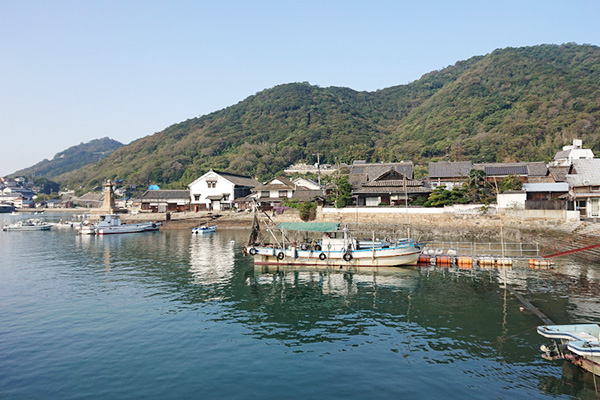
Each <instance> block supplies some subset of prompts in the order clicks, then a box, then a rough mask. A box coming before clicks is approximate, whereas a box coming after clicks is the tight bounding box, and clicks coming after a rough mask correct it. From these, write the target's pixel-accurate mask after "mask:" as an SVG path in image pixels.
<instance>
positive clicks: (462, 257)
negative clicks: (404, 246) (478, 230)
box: [419, 241, 554, 269]
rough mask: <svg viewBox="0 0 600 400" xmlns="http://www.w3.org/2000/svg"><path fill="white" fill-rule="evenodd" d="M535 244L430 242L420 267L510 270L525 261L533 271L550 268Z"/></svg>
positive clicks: (421, 259) (425, 247) (549, 262)
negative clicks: (514, 264)
mask: <svg viewBox="0 0 600 400" xmlns="http://www.w3.org/2000/svg"><path fill="white" fill-rule="evenodd" d="M541 252H542V249H541V248H540V246H539V244H538V243H522V242H519V243H494V242H488V243H476V242H452V241H449V242H446V241H430V242H427V243H426V245H425V246H424V248H423V253H422V254H421V256H420V257H419V264H422V265H437V266H440V267H450V266H458V267H459V268H465V269H468V268H473V267H474V266H479V267H481V268H498V267H512V265H513V262H514V260H526V261H528V262H529V266H530V267H532V268H538V267H539V268H542V267H550V266H552V265H553V264H554V263H553V262H552V261H551V260H547V259H544V258H542V256H541Z"/></svg>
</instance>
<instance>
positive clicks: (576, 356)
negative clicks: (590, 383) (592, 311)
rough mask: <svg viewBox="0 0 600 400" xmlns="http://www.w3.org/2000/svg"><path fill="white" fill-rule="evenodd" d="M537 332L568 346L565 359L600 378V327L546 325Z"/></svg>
mask: <svg viewBox="0 0 600 400" xmlns="http://www.w3.org/2000/svg"><path fill="white" fill-rule="evenodd" d="M537 332H538V333H539V334H540V335H542V336H544V337H546V338H549V339H554V340H557V341H560V342H561V343H563V345H564V346H566V350H567V351H565V353H564V357H563V358H565V359H567V360H569V361H571V362H572V363H573V364H575V365H577V366H579V367H581V368H583V369H585V370H586V371H589V372H591V373H593V374H595V375H598V376H600V326H598V325H596V324H573V325H544V326H538V328H537Z"/></svg>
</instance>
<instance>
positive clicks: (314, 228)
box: [245, 219, 421, 267]
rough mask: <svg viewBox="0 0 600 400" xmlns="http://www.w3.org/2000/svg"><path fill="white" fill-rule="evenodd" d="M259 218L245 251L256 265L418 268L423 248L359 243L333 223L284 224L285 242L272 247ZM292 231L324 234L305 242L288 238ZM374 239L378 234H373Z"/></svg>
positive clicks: (403, 242)
mask: <svg viewBox="0 0 600 400" xmlns="http://www.w3.org/2000/svg"><path fill="white" fill-rule="evenodd" d="M257 227H258V220H257V219H255V221H254V224H253V230H252V233H251V235H250V240H249V242H248V245H247V246H246V248H245V251H246V252H247V253H248V254H250V255H251V256H253V257H254V264H255V265H299V266H327V267H395V266H402V265H416V264H417V261H418V260H419V255H420V254H421V248H420V247H419V246H418V245H417V244H415V243H414V242H413V240H412V238H408V239H397V240H386V241H380V240H375V239H374V238H373V239H372V240H370V241H366V240H360V241H359V240H358V239H357V238H356V237H355V235H354V234H353V233H352V232H350V231H349V230H348V229H347V228H342V229H340V224H338V223H330V222H283V223H280V224H279V225H278V226H277V229H279V231H280V232H281V240H279V239H278V238H277V237H276V236H275V235H274V234H273V233H272V231H273V230H269V231H270V232H271V234H272V237H273V239H274V240H275V243H273V244H268V243H265V242H264V241H263V240H261V239H260V235H259V234H258V233H257V232H256V230H257ZM290 231H297V232H305V233H313V234H314V233H318V234H322V236H321V238H320V239H313V240H303V241H301V242H296V241H291V240H289V239H288V233H289V232H290ZM373 236H374V234H373Z"/></svg>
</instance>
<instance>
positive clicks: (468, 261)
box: [456, 256, 473, 269]
mask: <svg viewBox="0 0 600 400" xmlns="http://www.w3.org/2000/svg"><path fill="white" fill-rule="evenodd" d="M456 264H457V265H458V268H461V269H470V268H473V257H467V256H461V257H456Z"/></svg>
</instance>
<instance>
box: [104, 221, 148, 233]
mask: <svg viewBox="0 0 600 400" xmlns="http://www.w3.org/2000/svg"><path fill="white" fill-rule="evenodd" d="M158 229H159V226H158V225H157V224H151V223H142V224H126V225H119V226H108V227H102V228H96V234H97V235H116V234H121V233H140V232H151V231H157V230H158Z"/></svg>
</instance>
